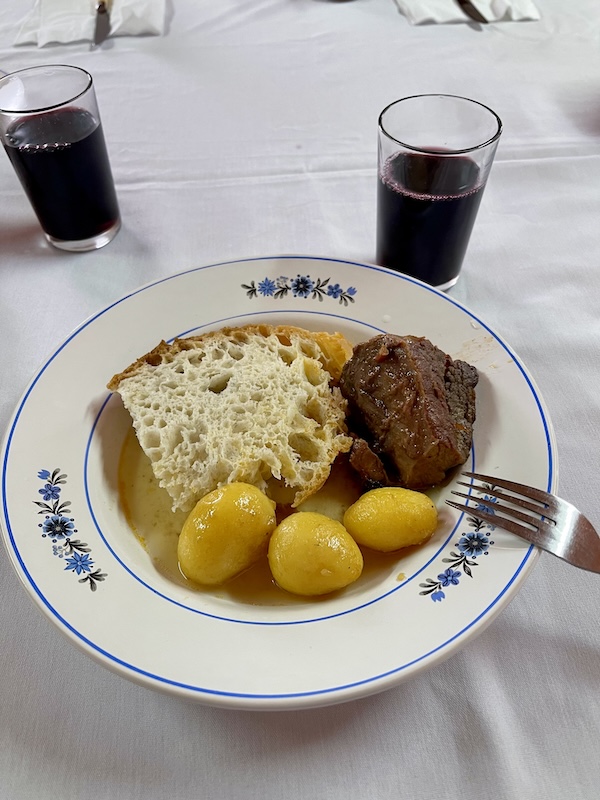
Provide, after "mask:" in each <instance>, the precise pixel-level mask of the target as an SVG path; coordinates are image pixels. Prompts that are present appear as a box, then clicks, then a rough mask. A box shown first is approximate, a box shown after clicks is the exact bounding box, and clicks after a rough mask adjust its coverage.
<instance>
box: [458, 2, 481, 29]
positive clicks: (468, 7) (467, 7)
mask: <svg viewBox="0 0 600 800" xmlns="http://www.w3.org/2000/svg"><path fill="white" fill-rule="evenodd" d="M456 4H457V5H459V6H460V8H461V10H462V11H463V13H464V14H466V15H467V17H469V18H470V19H472V20H474V21H475V22H480V23H482V24H483V25H487V24H488V20H487V19H486V18H485V17H484V16H483V14H482V13H481V12H480V11H478V10H477V9H476V8H475V6H474V5H473V3H471V0H456Z"/></svg>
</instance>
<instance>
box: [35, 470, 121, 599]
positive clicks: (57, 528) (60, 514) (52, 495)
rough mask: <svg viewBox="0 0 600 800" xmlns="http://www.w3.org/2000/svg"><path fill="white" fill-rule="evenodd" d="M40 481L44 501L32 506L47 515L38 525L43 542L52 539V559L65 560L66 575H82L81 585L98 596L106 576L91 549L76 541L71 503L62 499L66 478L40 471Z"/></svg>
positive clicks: (58, 472) (57, 473)
mask: <svg viewBox="0 0 600 800" xmlns="http://www.w3.org/2000/svg"><path fill="white" fill-rule="evenodd" d="M38 478H39V479H40V480H41V481H42V482H43V486H42V488H41V489H38V493H39V494H40V495H41V496H42V499H41V500H34V501H33V502H34V504H35V505H36V506H38V507H39V509H40V510H39V511H38V512H37V513H38V514H43V515H44V521H43V522H40V523H39V524H38V527H39V528H41V531H42V539H50V541H51V542H52V555H54V556H57V557H58V558H60V559H64V563H65V565H66V566H65V571H68V572H73V573H75V574H76V575H82V576H83V577H81V578H79V583H87V584H88V585H89V587H90V589H91V590H92V591H93V592H95V591H96V589H97V585H98V583H100V582H101V581H103V580H104V579H105V578H106V573H105V572H101V571H100V570H99V569H95V566H96V565H95V563H94V560H93V558H92V555H91V548H90V547H88V545H87V544H86V543H85V542H82V541H81V540H80V539H74V538H73V535H74V534H76V533H77V528H76V527H75V519H74V518H73V517H71V516H69V514H70V513H71V502H70V500H62V499H61V491H62V488H61V487H62V486H64V485H65V484H66V482H67V476H66V475H65V474H64V473H62V472H61V471H60V469H55V470H53V471H52V472H50V471H49V470H47V469H41V470H40V471H39V472H38Z"/></svg>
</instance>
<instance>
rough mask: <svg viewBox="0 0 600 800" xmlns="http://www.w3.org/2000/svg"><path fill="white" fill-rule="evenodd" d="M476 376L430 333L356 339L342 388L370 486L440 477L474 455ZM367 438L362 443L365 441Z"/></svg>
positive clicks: (420, 483)
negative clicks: (450, 354) (446, 350)
mask: <svg viewBox="0 0 600 800" xmlns="http://www.w3.org/2000/svg"><path fill="white" fill-rule="evenodd" d="M477 381H478V374H477V370H476V369H475V367H473V366H471V365H470V364H467V363H466V362H465V361H459V360H456V361H453V360H452V358H450V356H449V355H446V353H444V352H443V351H442V350H440V349H439V348H438V347H436V346H435V345H433V344H432V343H431V342H430V341H429V340H428V339H425V338H422V337H417V336H394V335H392V334H382V335H380V336H375V337H374V338H372V339H370V340H368V341H367V342H363V343H361V344H359V345H357V346H356V347H355V348H354V352H353V355H352V358H351V359H350V360H349V361H348V362H347V363H346V365H345V366H344V369H343V372H342V376H341V380H340V389H341V391H342V394H343V395H344V397H345V398H346V399H347V400H348V412H349V416H348V421H349V426H350V429H351V431H352V432H353V433H354V434H355V437H356V438H355V443H354V445H353V448H352V451H351V454H350V463H351V464H353V466H354V467H355V469H357V471H358V473H359V474H360V476H361V477H362V479H363V481H365V483H366V484H367V485H369V484H372V485H388V484H398V485H401V486H406V487H408V488H423V487H426V486H432V485H435V484H437V483H441V482H442V481H443V480H444V478H445V477H446V472H447V471H448V470H449V469H451V468H452V467H455V466H457V465H458V464H463V463H464V462H465V461H466V460H467V458H468V455H469V451H470V448H471V440H472V435H473V422H474V421H475V386H476V385H477ZM361 440H362V442H361Z"/></svg>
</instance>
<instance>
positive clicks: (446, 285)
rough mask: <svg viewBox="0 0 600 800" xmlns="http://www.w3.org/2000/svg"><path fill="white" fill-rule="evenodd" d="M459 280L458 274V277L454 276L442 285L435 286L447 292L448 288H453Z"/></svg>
mask: <svg viewBox="0 0 600 800" xmlns="http://www.w3.org/2000/svg"><path fill="white" fill-rule="evenodd" d="M457 280H458V275H457V276H456V278H452V280H450V281H446V283H442V284H441V285H440V286H436V287H435V288H436V289H438V291H440V292H447V291H448V289H451V288H452V287H453V286H454V284H455V283H456V281H457Z"/></svg>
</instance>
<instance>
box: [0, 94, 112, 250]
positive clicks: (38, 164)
mask: <svg viewBox="0 0 600 800" xmlns="http://www.w3.org/2000/svg"><path fill="white" fill-rule="evenodd" d="M4 144H5V149H6V152H7V154H8V157H9V159H10V161H11V162H12V164H13V167H14V169H15V171H16V173H17V175H18V177H19V180H20V181H21V184H22V185H23V188H24V189H25V192H26V193H27V196H28V197H29V200H30V202H31V204H32V206H33V208H34V210H35V212H36V214H37V216H38V219H39V221H40V224H41V226H42V228H43V229H44V231H45V232H46V234H48V236H50V237H52V238H54V239H57V240H60V241H68V242H77V241H83V240H86V239H91V238H93V237H96V236H99V235H100V234H102V233H104V232H105V231H107V230H109V229H111V228H112V227H113V226H114V225H115V223H117V222H118V220H119V207H118V203H117V196H116V193H115V188H114V184H113V179H112V174H111V170H110V164H109V160H108V153H107V151H106V144H105V141H104V134H103V132H102V126H101V123H100V122H99V121H98V120H96V119H95V118H94V116H93V115H92V114H90V113H89V112H88V111H86V110H85V109H83V108H77V107H68V108H61V109H57V110H54V111H47V112H44V113H40V114H32V115H25V116H23V117H20V118H18V119H17V120H16V121H15V122H14V123H12V125H11V126H10V127H9V128H8V130H7V132H6V136H5V138H4Z"/></svg>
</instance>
